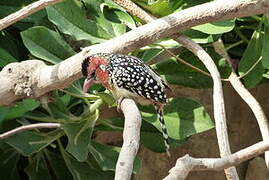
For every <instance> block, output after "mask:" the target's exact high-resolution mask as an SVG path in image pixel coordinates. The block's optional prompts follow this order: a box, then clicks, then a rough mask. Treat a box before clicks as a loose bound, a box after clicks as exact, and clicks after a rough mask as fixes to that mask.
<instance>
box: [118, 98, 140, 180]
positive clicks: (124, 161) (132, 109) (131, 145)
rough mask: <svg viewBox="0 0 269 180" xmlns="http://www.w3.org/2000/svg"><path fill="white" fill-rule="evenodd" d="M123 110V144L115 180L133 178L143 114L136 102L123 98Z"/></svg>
mask: <svg viewBox="0 0 269 180" xmlns="http://www.w3.org/2000/svg"><path fill="white" fill-rule="evenodd" d="M121 110H122V112H123V114H124V117H125V122H124V130H123V145H122V148H121V151H120V155H119V158H118V161H117V165H116V171H115V180H123V179H126V180H128V179H131V175H132V170H133V163H134V159H135V156H136V154H137V151H138V148H139V141H140V127H141V121H142V120H141V115H140V112H139V109H138V108H137V106H136V104H135V102H134V101H133V100H131V99H123V100H122V102H121Z"/></svg>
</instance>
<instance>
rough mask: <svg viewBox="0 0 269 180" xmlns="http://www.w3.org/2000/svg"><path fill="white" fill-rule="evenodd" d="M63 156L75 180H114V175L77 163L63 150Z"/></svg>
mask: <svg viewBox="0 0 269 180" xmlns="http://www.w3.org/2000/svg"><path fill="white" fill-rule="evenodd" d="M61 152H62V156H63V158H64V161H65V163H66V166H67V168H68V169H69V171H70V172H71V174H72V176H73V180H89V179H92V178H94V180H104V179H105V180H110V179H111V180H112V179H113V175H112V174H111V173H105V172H102V171H100V170H97V169H93V168H92V167H90V166H89V164H88V163H82V162H78V161H76V160H75V159H74V158H73V157H72V156H70V155H69V154H68V153H66V152H65V151H64V150H63V149H61Z"/></svg>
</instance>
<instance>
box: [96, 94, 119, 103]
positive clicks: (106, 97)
mask: <svg viewBox="0 0 269 180" xmlns="http://www.w3.org/2000/svg"><path fill="white" fill-rule="evenodd" d="M96 95H97V96H100V97H101V99H102V100H103V101H104V102H105V103H106V104H107V105H109V106H112V105H114V104H115V99H114V98H113V97H112V96H111V95H110V94H108V93H107V92H99V93H97V94H96Z"/></svg>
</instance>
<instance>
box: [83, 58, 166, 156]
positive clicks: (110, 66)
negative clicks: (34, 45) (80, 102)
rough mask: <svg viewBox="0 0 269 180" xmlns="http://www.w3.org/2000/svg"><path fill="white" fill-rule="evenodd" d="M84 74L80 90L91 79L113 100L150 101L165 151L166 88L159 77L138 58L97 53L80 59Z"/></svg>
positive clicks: (144, 102) (90, 82)
mask: <svg viewBox="0 0 269 180" xmlns="http://www.w3.org/2000/svg"><path fill="white" fill-rule="evenodd" d="M82 74H83V75H84V76H85V77H86V79H85V81H84V85H83V91H84V92H87V91H88V89H89V88H90V87H91V85H93V84H94V83H101V84H102V85H103V86H104V87H105V88H106V89H108V90H109V91H110V92H111V93H112V95H113V97H114V98H115V99H116V100H117V102H118V105H119V104H120V103H121V101H122V100H123V99H124V98H131V99H133V100H134V101H136V102H137V103H139V104H142V105H148V104H152V105H154V106H155V109H156V111H157V114H158V119H159V121H160V125H161V130H162V134H163V138H164V144H165V148H166V152H167V154H168V155H170V153H169V143H168V134H167V130H166V126H165V122H164V117H163V108H164V105H165V104H166V103H167V95H166V93H165V92H166V91H167V90H170V89H169V87H168V86H167V85H166V84H165V82H164V81H163V80H162V79H161V77H160V76H159V75H158V74H157V73H156V72H154V71H153V70H152V69H151V68H150V67H149V66H148V65H146V64H145V63H144V62H143V61H142V60H141V59H139V58H137V57H134V56H127V55H121V54H109V53H98V54H94V55H91V56H89V57H87V58H86V59H85V60H84V61H83V63H82Z"/></svg>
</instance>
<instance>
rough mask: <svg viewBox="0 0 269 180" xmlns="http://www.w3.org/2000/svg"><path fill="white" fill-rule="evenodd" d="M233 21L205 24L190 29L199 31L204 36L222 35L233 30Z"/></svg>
mask: <svg viewBox="0 0 269 180" xmlns="http://www.w3.org/2000/svg"><path fill="white" fill-rule="evenodd" d="M234 22H235V21H234V20H226V21H221V22H212V23H207V24H202V25H198V26H195V27H193V28H192V29H194V30H197V31H201V32H203V33H206V34H222V33H226V32H229V31H231V30H233V28H234V26H235V23H234Z"/></svg>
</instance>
